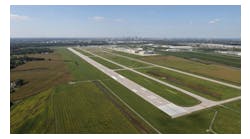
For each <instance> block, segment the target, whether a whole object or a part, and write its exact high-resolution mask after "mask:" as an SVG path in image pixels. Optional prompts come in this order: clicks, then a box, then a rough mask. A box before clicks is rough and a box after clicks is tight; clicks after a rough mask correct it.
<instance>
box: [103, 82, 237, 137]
mask: <svg viewBox="0 0 250 139" xmlns="http://www.w3.org/2000/svg"><path fill="white" fill-rule="evenodd" d="M103 82H104V83H105V84H106V85H107V86H108V87H109V88H111V89H112V90H113V92H115V93H116V94H117V95H118V96H119V97H120V98H121V99H122V100H124V101H125V102H126V103H127V104H128V105H129V106H130V107H132V108H133V109H134V110H135V111H136V112H138V113H139V114H140V115H141V116H143V117H144V118H145V120H147V121H148V122H150V123H151V124H152V126H154V127H155V128H156V129H158V130H159V131H160V132H161V133H172V134H178V133H182V134H186V133H189V134H190V133H192V134H194V133H208V132H207V129H208V128H209V125H210V122H211V120H212V118H213V116H214V113H215V111H218V115H219V114H220V115H221V116H222V118H221V121H220V123H221V124H218V130H217V129H214V130H215V131H216V132H217V133H238V134H239V133H240V132H241V130H240V119H239V116H238V115H239V113H236V112H233V111H231V110H228V109H225V108H223V107H220V106H218V107H213V108H209V109H205V110H202V111H198V112H195V113H192V114H190V115H187V116H183V117H179V118H175V119H172V118H170V117H169V116H168V115H166V114H165V113H164V112H162V111H160V110H159V109H157V108H156V107H154V106H153V105H151V104H150V103H148V102H146V101H145V100H144V99H142V98H141V97H139V96H137V95H136V94H134V93H133V92H131V91H129V90H128V89H127V88H125V87H124V86H122V85H121V84H119V83H117V82H115V81H114V80H105V81H103ZM231 103H233V102H230V103H227V104H226V105H229V104H231ZM223 117H224V118H225V119H226V120H224V119H223ZM229 119H230V120H231V122H228V121H227V120H229ZM217 122H218V121H217V120H216V121H215V123H214V124H217ZM224 122H227V123H224ZM235 124H236V125H237V126H235Z"/></svg>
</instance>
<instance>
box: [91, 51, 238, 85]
mask: <svg viewBox="0 0 250 139" xmlns="http://www.w3.org/2000/svg"><path fill="white" fill-rule="evenodd" d="M97 49H98V48H95V51H97ZM88 50H91V48H89V49H88ZM99 51H101V50H100V49H99ZM105 51H108V52H111V53H115V54H119V55H123V56H127V57H131V58H136V59H140V60H143V61H146V62H150V63H154V64H157V65H161V66H166V67H171V68H175V69H179V70H182V71H186V72H190V73H194V74H198V75H202V76H205V77H209V78H213V79H216V80H221V81H225V82H228V83H232V84H235V85H240V84H241V78H240V75H241V71H240V69H238V68H234V67H229V66H225V65H222V64H216V63H211V62H207V61H206V62H205V60H199V61H198V59H196V61H195V59H192V60H190V59H184V58H182V57H181V56H180V57H176V56H173V55H161V56H146V57H145V56H137V55H132V54H128V53H125V52H118V51H115V50H110V49H105ZM176 53H179V52H176ZM178 55H179V54H178ZM200 55H201V54H200ZM215 55H216V54H215ZM204 57H208V56H206V55H205V56H204ZM222 57H223V56H222ZM225 57H226V59H227V61H228V62H229V61H231V62H234V63H235V62H236V61H237V62H236V63H238V64H240V58H233V60H231V58H230V57H231V56H225ZM227 57H229V58H227ZM207 59H208V58H207ZM216 59H219V57H216ZM221 61H223V59H222V60H221ZM228 75H230V76H228Z"/></svg>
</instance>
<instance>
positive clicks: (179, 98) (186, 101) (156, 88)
mask: <svg viewBox="0 0 250 139" xmlns="http://www.w3.org/2000/svg"><path fill="white" fill-rule="evenodd" d="M118 73H119V74H121V75H123V76H125V77H127V78H128V79H130V80H132V81H134V82H136V83H138V84H140V85H142V86H144V87H145V88H147V89H149V90H151V91H152V92H154V93H156V94H158V95H160V96H162V97H163V98H165V99H167V100H169V101H171V102H173V103H175V104H177V105H180V106H193V105H196V104H199V101H198V100H196V99H195V98H193V97H191V96H188V95H186V94H184V93H182V92H179V91H177V90H174V89H172V88H170V87H167V86H165V85H163V84H160V83H158V82H156V81H153V80H151V79H149V78H146V77H143V76H141V75H139V74H137V73H134V72H132V71H128V70H122V71H118Z"/></svg>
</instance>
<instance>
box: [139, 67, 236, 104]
mask: <svg viewBox="0 0 250 139" xmlns="http://www.w3.org/2000/svg"><path fill="white" fill-rule="evenodd" d="M137 71H140V72H143V73H145V74H147V75H150V76H152V77H155V78H158V79H160V80H162V81H164V82H167V83H169V84H172V85H176V86H178V87H180V88H183V89H185V90H188V91H190V92H193V93H195V94H198V95H200V96H203V97H206V98H208V99H211V100H224V99H228V98H231V97H235V96H240V90H238V89H234V88H230V87H227V86H223V85H219V84H216V83H213V82H209V81H206V80H202V79H198V78H194V77H190V76H187V75H183V74H179V73H176V72H173V71H169V70H167V69H162V68H158V67H155V68H146V69H137Z"/></svg>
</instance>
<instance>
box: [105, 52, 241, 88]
mask: <svg viewBox="0 0 250 139" xmlns="http://www.w3.org/2000/svg"><path fill="white" fill-rule="evenodd" d="M110 50H113V49H110ZM114 51H116V50H114ZM104 52H106V53H109V54H112V55H116V56H120V57H124V58H127V59H130V60H134V61H137V62H141V63H145V64H148V65H152V66H156V67H160V68H164V69H167V70H171V71H174V72H178V73H181V74H185V75H188V76H192V77H196V78H199V79H203V80H207V81H210V82H214V83H217V84H221V85H225V86H228V87H232V88H236V89H239V90H240V89H241V87H240V86H237V85H233V84H229V83H225V82H222V81H218V80H214V79H211V78H207V77H204V76H200V75H196V74H193V73H188V72H185V71H180V70H177V69H174V68H170V67H165V66H160V65H156V64H153V63H150V62H146V61H142V60H139V59H135V58H132V57H127V56H123V55H120V54H114V53H111V52H108V51H104Z"/></svg>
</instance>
